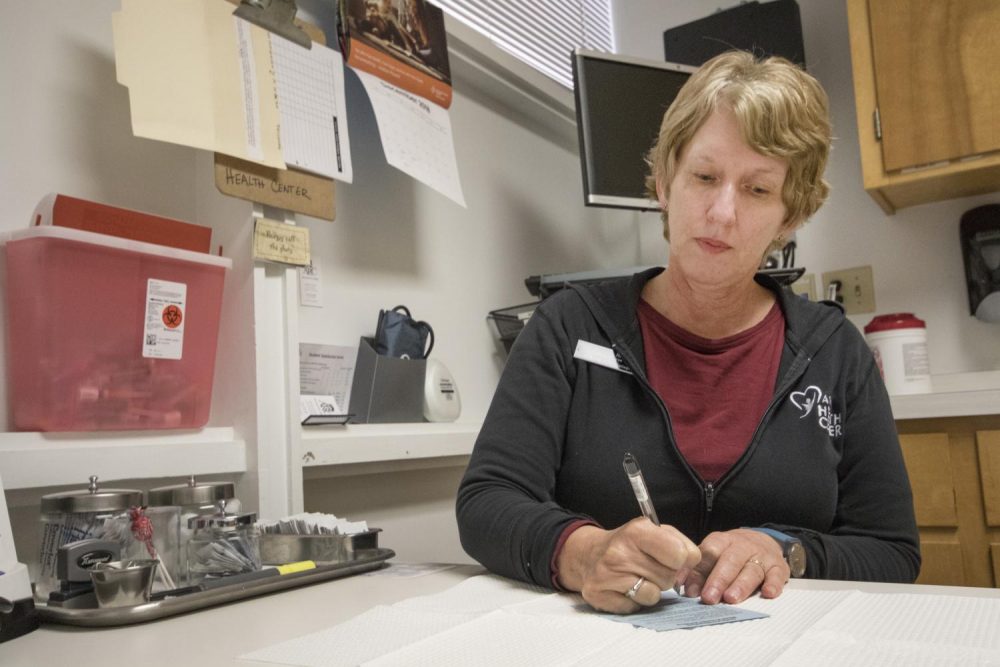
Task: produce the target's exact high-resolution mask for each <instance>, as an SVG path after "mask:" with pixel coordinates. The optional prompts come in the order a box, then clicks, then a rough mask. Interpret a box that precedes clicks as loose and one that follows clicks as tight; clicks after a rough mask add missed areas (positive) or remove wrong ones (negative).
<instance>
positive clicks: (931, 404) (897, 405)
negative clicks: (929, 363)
mask: <svg viewBox="0 0 1000 667" xmlns="http://www.w3.org/2000/svg"><path fill="white" fill-rule="evenodd" d="M931 385H932V386H933V387H934V391H932V392H930V393H927V394H906V395H899V396H890V397H889V401H890V402H891V403H892V415H893V417H894V418H895V419H897V420H902V419H933V418H936V417H974V416H979V415H996V414H1000V371H986V372H981V373H956V374H953V375H934V376H931Z"/></svg>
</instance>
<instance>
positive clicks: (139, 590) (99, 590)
mask: <svg viewBox="0 0 1000 667" xmlns="http://www.w3.org/2000/svg"><path fill="white" fill-rule="evenodd" d="M159 564H160V561H158V560H155V559H148V560H146V559H131V560H121V561H112V562H110V563H101V564H99V565H97V566H96V567H94V569H92V570H91V571H90V579H91V581H93V582H94V594H95V595H96V596H97V605H98V606H99V607H133V606H135V605H139V604H144V603H146V602H149V594H150V592H151V590H152V588H153V575H154V574H156V567H157V565H159Z"/></svg>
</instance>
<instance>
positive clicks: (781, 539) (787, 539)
mask: <svg viewBox="0 0 1000 667" xmlns="http://www.w3.org/2000/svg"><path fill="white" fill-rule="evenodd" d="M750 530H756V531H757V532H758V533H764V534H765V535H770V536H771V537H773V538H774V539H775V540H777V541H778V543H779V544H781V545H782V546H784V545H786V544H791V543H793V542H801V541H802V540H800V539H799V538H797V537H794V536H792V535H789V534H788V533H783V532H781V531H780V530H775V529H774V528H758V527H752V528H750Z"/></svg>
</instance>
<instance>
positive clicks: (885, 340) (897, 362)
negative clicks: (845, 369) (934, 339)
mask: <svg viewBox="0 0 1000 667" xmlns="http://www.w3.org/2000/svg"><path fill="white" fill-rule="evenodd" d="M865 340H866V341H867V343H868V347H869V348H871V351H872V354H874V355H875V362H876V363H877V364H878V367H879V370H880V371H881V372H882V379H883V380H884V381H885V387H886V389H888V390H889V394H891V395H899V394H922V393H926V392H929V391H931V368H930V360H929V358H928V355H927V325H926V324H925V323H924V321H923V320H921V319H920V318H918V317H916V316H915V315H914V314H913V313H891V314H889V315H879V316H878V317H876V318H875V319H873V320H872V321H871V322H869V323H868V324H867V325H866V326H865Z"/></svg>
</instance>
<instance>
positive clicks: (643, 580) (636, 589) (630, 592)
mask: <svg viewBox="0 0 1000 667" xmlns="http://www.w3.org/2000/svg"><path fill="white" fill-rule="evenodd" d="M644 583H646V577H639V578H638V579H636V580H635V583H634V584H632V588H630V589H628V590H627V591H625V597H627V598H628V599H629V600H633V601H634V600H635V594H636V593H638V592H639V589H640V588H642V585H643V584H644Z"/></svg>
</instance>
